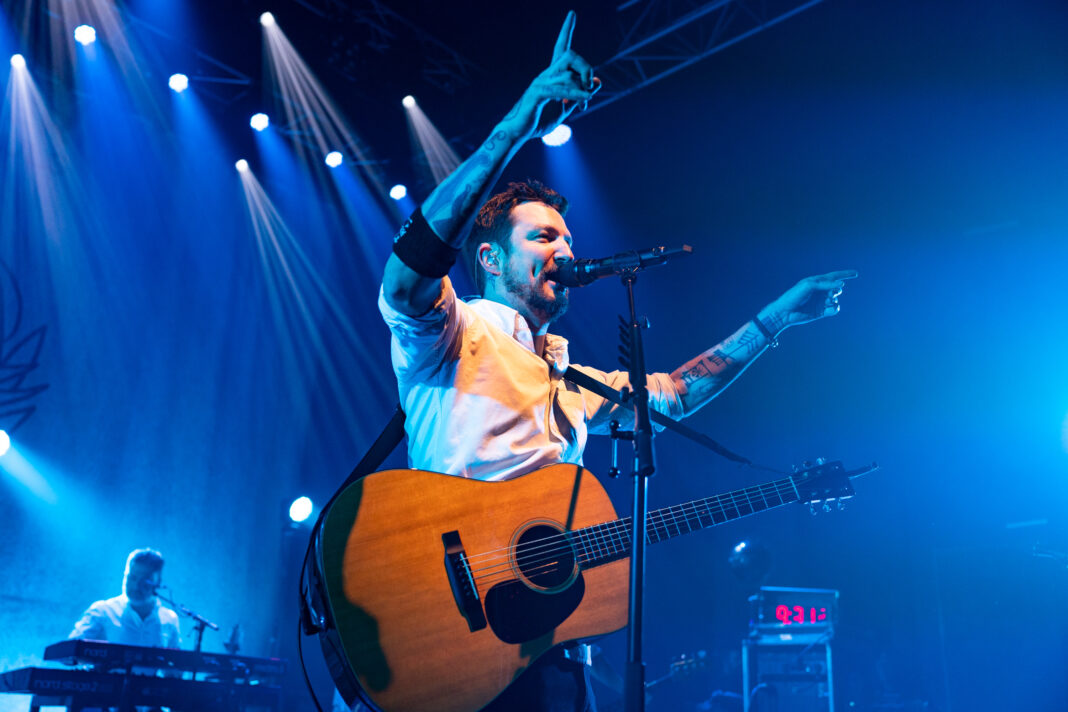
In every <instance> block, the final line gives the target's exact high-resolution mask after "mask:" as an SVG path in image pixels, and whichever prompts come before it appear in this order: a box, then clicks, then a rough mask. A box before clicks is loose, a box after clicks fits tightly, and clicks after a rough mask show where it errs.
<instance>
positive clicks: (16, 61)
mask: <svg viewBox="0 0 1068 712" xmlns="http://www.w3.org/2000/svg"><path fill="white" fill-rule="evenodd" d="M11 66H12V67H14V68H15V69H25V68H26V58H25V57H23V56H22V55H21V54H13V55H11Z"/></svg>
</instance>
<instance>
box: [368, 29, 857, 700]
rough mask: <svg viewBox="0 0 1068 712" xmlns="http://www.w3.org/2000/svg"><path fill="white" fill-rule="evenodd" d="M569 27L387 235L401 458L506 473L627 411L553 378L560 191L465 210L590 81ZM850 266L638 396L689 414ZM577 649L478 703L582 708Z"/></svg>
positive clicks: (820, 305) (806, 286)
mask: <svg viewBox="0 0 1068 712" xmlns="http://www.w3.org/2000/svg"><path fill="white" fill-rule="evenodd" d="M574 27H575V14H574V13H573V12H572V13H568V16H567V19H566V20H565V21H564V25H563V28H562V29H561V31H560V35H559V37H558V38H557V41H556V47H555V49H554V51H553V58H552V62H551V64H550V65H549V67H548V68H547V69H546V70H545V71H543V72H542V73H541V74H540V75H538V77H537V78H536V79H534V81H533V82H532V83H531V84H530V86H529V87H528V88H527V89H526V91H525V92H524V93H523V95H522V97H521V98H520V99H519V102H518V103H517V104H516V105H515V107H514V108H513V109H512V110H511V111H510V112H509V113H508V115H507V116H505V117H504V119H502V120H501V122H500V123H498V124H497V126H496V127H495V128H494V129H493V131H492V133H491V134H490V136H489V138H488V139H487V140H486V141H485V143H483V144H482V146H481V147H480V148H479V149H478V150H477V151H476V152H475V153H474V154H473V155H472V156H470V157H469V158H468V159H467V160H466V161H464V163H463V164H461V165H460V166H459V167H458V168H457V169H456V170H455V171H454V172H453V173H452V174H451V175H449V176H448V177H447V178H445V180H444V181H442V182H441V184H440V185H438V186H437V188H436V189H435V190H434V191H433V192H432V193H431V194H430V196H429V197H428V198H427V200H426V201H425V202H424V203H423V204H422V206H421V207H420V208H419V209H418V210H417V211H416V212H415V214H414V215H413V216H412V217H411V219H410V220H409V221H408V222H407V223H406V224H405V226H404V227H403V228H402V229H401V232H400V234H399V235H398V236H397V238H396V239H395V242H394V249H393V254H392V255H391V256H390V258H389V261H388V262H387V264H386V269H385V275H384V277H383V283H382V290H381V294H380V298H379V307H380V309H381V311H382V314H383V317H384V318H385V321H386V323H387V324H388V325H389V328H390V331H391V332H392V360H393V368H394V372H395V373H396V377H397V382H398V387H399V391H400V399H401V405H402V406H403V408H404V411H405V413H406V414H407V421H406V426H405V427H406V430H407V434H408V439H409V453H408V454H409V463H410V466H411V467H413V468H417V469H421V470H429V471H434V472H441V473H446V474H450V475H456V476H460V477H468V478H474V479H479V480H506V479H510V478H514V477H519V476H522V475H525V474H528V473H530V472H532V471H533V470H536V469H538V468H539V467H542V466H545V465H550V464H554V463H561V462H564V463H575V464H581V462H582V453H583V450H584V448H585V445H586V437H587V434H588V433H591V432H592V433H607V432H608V424H609V421H610V420H612V419H613V418H615V419H617V420H620V421H621V422H624V421H625V420H626V418H625V417H623V413H616V412H615V411H616V410H618V408H617V407H616V406H613V405H612V404H611V403H608V402H607V401H605V400H604V399H603V398H600V397H598V396H596V395H594V394H592V393H590V392H588V391H585V390H583V389H580V388H579V387H578V386H576V385H574V384H573V383H571V382H569V381H566V380H564V379H563V378H562V376H563V373H564V371H565V370H566V369H567V367H568V365H569V359H568V348H567V341H566V340H565V339H563V338H561V337H559V336H556V335H554V334H551V333H549V326H550V324H552V322H553V321H554V320H556V319H557V318H559V317H560V316H561V315H562V314H563V313H564V311H565V310H566V309H567V308H568V301H569V294H568V291H569V290H568V288H567V287H564V286H563V285H561V284H560V283H559V282H558V281H557V280H556V279H555V278H554V277H555V276H558V275H557V270H558V269H559V268H560V267H561V265H564V264H566V263H568V262H570V261H572V260H573V259H574V254H573V253H572V250H571V247H572V236H571V232H570V231H569V230H568V228H567V224H566V222H565V221H564V217H565V215H566V212H567V207H568V204H567V201H566V199H564V198H563V196H561V195H559V194H558V193H556V192H555V191H553V190H551V189H550V188H547V187H546V186H544V185H542V184H540V183H538V182H536V181H527V182H524V183H512V184H509V186H508V187H507V189H506V190H505V191H504V192H502V193H499V194H497V195H494V196H493V197H492V198H490V199H489V200H488V201H487V202H486V203H485V204H484V205H482V207H481V210H479V206H480V205H481V204H482V202H483V200H484V199H485V197H486V195H487V194H488V193H489V191H490V189H491V188H492V186H493V185H494V183H495V182H496V180H497V179H498V177H499V176H500V174H501V172H502V171H503V169H504V167H505V165H506V164H507V163H508V161H509V160H510V159H511V158H512V157H513V156H514V155H515V153H516V152H517V151H518V150H519V148H520V147H521V146H522V145H523V144H524V143H525V142H526V141H528V140H530V139H532V138H536V137H540V136H543V135H544V134H546V133H548V132H549V131H551V130H552V129H553V128H555V127H556V126H558V125H560V124H561V123H562V122H563V121H564V120H565V119H566V118H567V117H568V116H570V115H571V113H572V112H574V111H575V110H576V109H577V108H578V107H580V106H582V105H584V104H585V103H586V102H587V101H589V99H590V98H591V97H592V96H593V95H594V94H595V93H596V91H597V90H598V88H599V87H600V81H599V80H598V79H597V78H596V77H594V76H593V69H592V68H591V66H590V65H589V64H588V63H587V62H586V61H585V60H584V59H583V58H582V57H580V56H578V55H577V54H575V53H574V52H573V51H572V50H571V36H572V32H573V30H574ZM472 222H473V223H474V225H473V229H472ZM461 251H463V252H464V254H465V255H466V256H467V258H468V260H469V264H470V266H471V267H472V268H473V269H474V273H475V277H476V281H477V283H478V286H479V288H480V290H481V295H482V298H481V299H476V300H473V301H471V302H463V301H460V300H458V299H457V297H456V295H455V293H454V292H453V288H452V285H451V283H450V281H449V279H448V277H447V276H446V275H447V273H448V271H449V268H450V267H451V266H452V265H453V263H454V261H455V260H456V258H457V256H458V255H459V254H460V252H461ZM855 276H856V273H855V272H853V271H840V272H831V273H829V274H825V275H820V276H816V277H808V278H806V279H803V280H801V281H800V282H798V284H797V285H795V286H794V287H792V288H791V289H789V290H788V291H787V292H786V293H784V294H783V295H782V296H780V297H779V298H778V299H776V300H775V301H773V302H771V303H770V304H769V305H768V306H766V307H764V308H763V309H761V310H760V312H759V313H758V314H757V315H756V316H755V317H754V318H753V319H752V320H750V321H749V322H747V323H745V324H743V325H742V326H741V327H740V328H739V329H738V330H737V331H735V332H734V334H732V335H731V336H730V337H728V338H727V339H726V340H724V341H723V342H721V343H719V344H717V345H716V346H713V347H712V348H711V349H709V350H707V351H705V352H704V353H702V354H700V355H698V356H697V357H695V358H693V359H692V360H690V361H688V362H687V363H685V364H683V365H682V366H680V367H679V368H678V369H676V370H675V371H674V372H673V373H671V374H666V373H654V374H650V375H649V399H650V405H651V406H652V407H653V408H654V409H656V410H658V411H660V412H662V413H664V414H666V415H669V416H672V417H676V418H677V417H683V416H687V415H689V414H691V413H693V412H695V411H696V410H697V409H698V408H700V407H701V406H702V405H704V404H705V403H707V402H708V401H710V400H711V399H712V398H714V397H715V396H716V395H717V394H719V393H720V392H721V391H722V390H723V389H724V388H726V386H727V385H729V384H730V382H731V381H733V380H734V378H736V377H737V376H738V374H740V373H741V372H742V371H743V370H745V368H746V367H747V366H748V365H749V364H750V363H752V362H753V360H754V359H755V358H756V357H757V356H759V355H760V354H761V353H762V352H763V351H764V350H765V349H766V348H767V347H768V346H769V345H771V344H773V343H774V340H775V338H776V336H777V335H778V334H779V333H780V332H781V331H782V330H783V329H786V328H787V327H790V326H794V325H796V324H802V323H805V322H810V321H813V320H815V319H819V318H822V317H825V316H831V315H834V314H836V313H837V312H838V308H839V307H838V296H839V295H840V294H841V291H842V285H843V280H846V279H849V278H852V277H855ZM576 368H577V369H581V370H582V371H583V372H585V373H586V374H588V375H590V376H592V377H593V378H596V379H597V380H600V381H602V382H603V383H606V384H607V385H609V386H611V387H613V388H616V389H621V388H624V387H626V386H627V385H628V380H629V379H628V376H627V374H626V373H624V372H620V371H615V372H611V373H606V372H603V371H599V370H596V369H593V368H588V367H578V366H576ZM587 659H588V655H587V654H585V653H584V650H583V647H581V646H574V647H571V648H562V647H560V646H558V647H556V648H553V649H552V650H550V651H549V652H547V653H546V654H544V655H542V656H541V657H540V658H538V659H537V661H535V662H534V663H533V664H532V665H531V666H530V667H529V668H528V669H527V670H526V671H525V672H524V673H523V674H522V675H521V676H520V677H519V678H518V679H517V680H516V681H515V682H514V683H512V684H511V685H510V686H509V687H508V689H506V690H505V691H504V692H502V693H501V694H500V695H499V696H498V697H497V698H496V699H495V700H494V701H493V702H492V703H490V705H489V706H488V707H487V708H486V709H488V710H494V711H502V712H503V711H505V710H508V711H509V712H516V711H517V710H537V711H538V712H557V711H560V712H564V711H567V712H582V711H584V710H592V709H594V703H593V699H592V695H591V694H590V693H589V684H588V679H589V678H588V673H587V666H586V665H585V663H586V662H587Z"/></svg>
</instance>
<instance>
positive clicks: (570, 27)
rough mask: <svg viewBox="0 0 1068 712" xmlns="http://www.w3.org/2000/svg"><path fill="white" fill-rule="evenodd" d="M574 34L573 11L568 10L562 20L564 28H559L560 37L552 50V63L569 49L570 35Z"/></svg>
mask: <svg viewBox="0 0 1068 712" xmlns="http://www.w3.org/2000/svg"><path fill="white" fill-rule="evenodd" d="M574 32H575V11H574V10H568V11H567V17H565V18H564V26H563V27H561V28H560V36H559V37H557V38H556V47H554V48H553V61H554V62H555V61H556V60H557V59H559V58H560V57H562V56H563V55H564V54H565V53H567V51H568V50H569V49H571V35H572V34H573V33H574Z"/></svg>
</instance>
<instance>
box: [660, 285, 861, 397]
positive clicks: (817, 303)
mask: <svg viewBox="0 0 1068 712" xmlns="http://www.w3.org/2000/svg"><path fill="white" fill-rule="evenodd" d="M856 276H857V273H856V271H854V270H840V271H837V272H828V273H827V274H821V275H816V276H813V277H806V278H805V279H802V280H801V281H800V282H798V283H797V284H795V285H794V286H793V287H791V288H790V289H788V290H787V291H786V292H785V293H784V294H783V295H782V296H780V297H779V298H778V299H776V300H775V301H773V302H772V303H771V304H769V305H767V306H766V307H764V308H763V309H761V310H760V311H759V312H758V313H757V315H756V317H754V318H753V319H752V320H750V321H748V322H746V324H745V325H743V326H742V327H741V328H740V329H738V330H737V331H735V332H734V333H733V334H731V335H730V336H729V337H728V338H727V339H726V340H724V341H723V342H721V343H719V344H716V345H715V346H713V347H712V348H711V349H709V350H708V351H705V352H704V353H702V354H700V355H699V356H697V357H696V358H693V359H691V360H689V361H687V362H686V363H684V364H683V365H681V366H679V367H678V368H677V369H675V371H674V372H673V373H672V374H671V379H672V380H673V381H674V383H675V387H676V388H677V389H678V391H679V395H680V396H681V398H682V404H683V408H684V411H683V412H684V413H685V414H686V415H690V414H692V413H693V412H694V411H696V410H697V409H698V408H700V407H701V406H703V405H704V404H705V403H707V402H708V401H710V400H712V399H713V398H715V397H716V396H717V395H719V394H720V393H721V392H722V391H723V389H724V388H726V387H727V386H729V385H730V384H731V382H732V381H734V379H735V378H737V377H738V376H739V374H741V372H742V371H744V370H745V369H746V368H748V367H749V364H751V363H752V362H753V361H755V360H756V358H757V357H758V356H759V355H760V354H762V353H764V351H765V350H766V349H767V348H768V347H769V346H771V345H773V344H774V343H775V342H776V339H777V338H778V335H779V334H780V333H782V331H783V330H784V329H787V328H789V327H791V326H797V325H798V324H806V323H808V322H811V321H815V320H817V319H822V318H824V317H828V316H834V315H835V314H837V313H838V310H839V308H840V306H839V304H838V297H839V295H841V294H842V287H843V286H844V284H845V280H847V279H853V278H854V277H856Z"/></svg>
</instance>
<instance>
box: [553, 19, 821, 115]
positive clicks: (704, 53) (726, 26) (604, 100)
mask: <svg viewBox="0 0 1068 712" xmlns="http://www.w3.org/2000/svg"><path fill="white" fill-rule="evenodd" d="M821 2H823V0H715V1H714V2H707V1H706V2H698V1H696V0H688V1H687V0H646V1H645V2H641V1H640V0H631V1H629V2H624V3H623V4H621V5H619V6H618V7H617V10H618V11H619V12H620V13H621V14H622V13H624V12H626V13H633V12H635V11H636V12H637V16H636V17H635V18H633V19H630V20H629V21H628V23H627V26H626V28H625V29H624V32H623V41H622V43H621V45H620V48H619V49H618V50H617V51H616V53H615V55H613V56H612V57H611V58H609V59H608V60H606V61H604V62H602V63H601V64H599V65H598V66H597V67H596V68H595V73H596V75H597V76H598V77H600V79H601V81H602V87H603V88H602V89H601V91H600V92H599V93H598V94H597V96H596V97H595V98H594V100H593V101H591V102H590V106H589V108H588V109H587V110H586V111H585V112H583V113H582V114H577V115H575V117H574V118H579V117H580V116H585V115H587V114H589V113H590V112H592V111H596V110H597V109H601V108H604V107H605V106H608V105H609V104H611V103H613V102H615V101H618V100H620V99H622V98H623V97H625V96H628V95H630V94H633V93H634V92H636V91H638V90H639V89H641V88H643V87H646V86H648V85H650V84H652V83H653V82H655V81H658V80H660V79H663V78H664V77H667V76H670V75H672V74H674V73H675V72H677V71H679V70H680V69H685V68H686V67H689V66H690V65H692V64H695V63H697V62H699V61H701V60H702V59H705V58H706V57H708V56H710V55H713V54H715V53H716V52H719V51H720V50H723V49H726V48H727V47H730V46H731V45H733V44H735V43H737V42H740V41H742V40H744V39H746V38H747V37H751V36H753V35H755V34H756V33H758V32H760V31H762V30H765V29H767V28H769V27H771V26H773V25H776V24H778V23H779V22H782V21H783V20H786V19H788V18H790V17H793V16H794V15H796V14H798V13H800V12H803V11H804V10H807V9H808V8H810V7H813V6H814V5H818V4H819V3H821Z"/></svg>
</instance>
